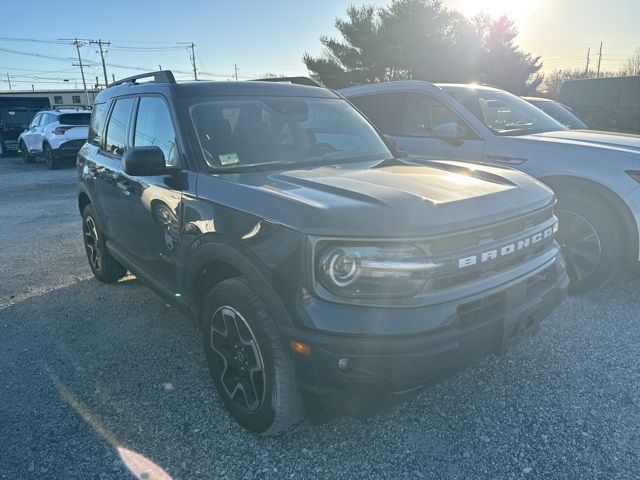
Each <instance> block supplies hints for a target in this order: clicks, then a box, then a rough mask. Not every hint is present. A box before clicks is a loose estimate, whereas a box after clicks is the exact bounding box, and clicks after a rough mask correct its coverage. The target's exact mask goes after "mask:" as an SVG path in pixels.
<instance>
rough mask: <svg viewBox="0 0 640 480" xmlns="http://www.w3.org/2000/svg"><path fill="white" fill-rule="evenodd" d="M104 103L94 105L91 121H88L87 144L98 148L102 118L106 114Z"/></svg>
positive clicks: (100, 140) (102, 123) (100, 139)
mask: <svg viewBox="0 0 640 480" xmlns="http://www.w3.org/2000/svg"><path fill="white" fill-rule="evenodd" d="M106 107H107V104H106V103H96V104H95V105H94V106H93V111H92V112H91V120H90V121H89V137H88V141H89V143H91V144H93V145H98V146H100V143H101V142H102V127H103V125H104V116H105V114H106Z"/></svg>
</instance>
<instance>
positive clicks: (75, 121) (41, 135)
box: [18, 107, 91, 169]
mask: <svg viewBox="0 0 640 480" xmlns="http://www.w3.org/2000/svg"><path fill="white" fill-rule="evenodd" d="M90 118H91V110H90V109H88V108H81V107H56V108H54V109H51V110H43V111H41V112H38V113H37V114H36V116H35V117H33V120H32V121H31V123H30V124H29V127H28V128H27V129H26V130H25V131H24V132H22V133H21V134H20V137H19V138H18V151H19V152H20V153H21V154H22V157H23V158H24V161H25V163H33V162H35V159H36V156H38V155H41V156H43V157H44V160H45V162H47V166H48V167H49V168H51V169H54V168H58V167H59V166H60V165H61V164H62V162H64V161H65V160H69V159H75V157H76V154H77V153H78V151H79V150H80V148H81V147H82V145H84V143H85V142H86V141H87V135H88V134H89V120H90Z"/></svg>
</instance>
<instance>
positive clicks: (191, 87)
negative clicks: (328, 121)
mask: <svg viewBox="0 0 640 480" xmlns="http://www.w3.org/2000/svg"><path fill="white" fill-rule="evenodd" d="M159 80H160V81H157V80H156V81H151V82H143V83H136V81H135V80H133V81H127V82H122V81H120V82H116V84H114V85H113V86H110V87H109V88H107V89H105V90H102V91H101V92H100V93H99V94H98V96H97V97H96V103H101V102H104V101H106V100H108V99H109V98H111V97H114V96H120V95H127V94H137V93H164V94H165V95H171V94H172V95H175V96H178V97H215V96H226V97H231V96H238V97H244V96H282V97H316V98H340V96H339V95H338V94H336V93H335V92H333V91H331V90H329V89H326V88H321V87H314V86H307V85H299V84H293V83H287V82H277V81H240V82H212V81H193V82H181V83H175V82H171V81H163V77H159Z"/></svg>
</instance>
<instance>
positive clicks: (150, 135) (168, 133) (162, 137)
mask: <svg viewBox="0 0 640 480" xmlns="http://www.w3.org/2000/svg"><path fill="white" fill-rule="evenodd" d="M133 144H134V146H136V147H145V146H156V147H158V148H160V150H162V153H164V159H165V162H166V163H167V165H175V163H176V134H175V131H174V130H173V123H172V122H171V114H170V113H169V108H168V107H167V104H166V103H165V102H164V100H162V99H161V98H159V97H142V98H141V99H140V104H139V106H138V115H137V117H136V130H135V135H134V140H133Z"/></svg>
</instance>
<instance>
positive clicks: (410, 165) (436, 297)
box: [77, 71, 569, 434]
mask: <svg viewBox="0 0 640 480" xmlns="http://www.w3.org/2000/svg"><path fill="white" fill-rule="evenodd" d="M147 78H151V79H152V81H147V82H141V83H138V81H139V80H141V79H147ZM308 80H309V79H307V81H308ZM77 168H78V175H79V194H78V206H79V209H80V212H81V214H82V226H83V227H82V228H83V233H84V242H85V247H86V254H87V258H88V260H89V265H90V267H91V269H92V271H93V273H94V274H95V276H96V278H98V279H99V280H101V281H103V282H109V283H115V282H117V281H118V280H119V279H120V278H122V277H123V276H124V275H125V274H126V272H127V271H131V272H133V273H134V274H135V275H136V276H137V277H138V278H139V279H141V280H143V281H144V282H146V283H147V284H148V285H149V286H151V287H152V288H153V289H154V290H155V291H156V292H158V293H159V294H160V295H161V296H162V297H163V298H165V299H167V300H168V301H170V302H172V303H173V304H175V305H177V306H178V307H180V308H182V309H183V310H184V311H186V312H188V313H189V314H190V315H191V317H192V318H193V319H194V320H195V321H196V322H197V324H198V325H200V327H201V329H202V336H203V345H204V350H205V354H206V359H207V363H208V367H209V371H210V373H211V376H212V378H213V382H214V384H215V386H216V388H217V391H218V394H219V396H220V398H221V399H222V401H223V402H224V404H225V405H226V407H227V409H228V410H229V412H231V414H232V415H233V417H234V418H235V419H236V420H237V421H238V422H239V423H240V424H241V425H243V426H244V427H246V428H247V429H249V430H251V431H254V432H258V433H263V434H273V433H277V432H279V431H282V430H283V429H285V428H286V427H287V426H288V425H290V424H292V423H293V422H294V421H295V420H296V419H297V418H298V416H299V414H300V408H301V394H302V393H303V394H304V395H305V396H307V395H311V396H314V397H317V396H320V397H321V398H322V399H323V401H324V402H330V403H332V399H344V398H350V399H353V398H354V397H355V398H359V395H365V396H367V397H370V396H371V394H372V393H373V392H375V396H376V397H380V396H383V394H385V393H391V392H392V393H396V394H401V393H406V392H409V391H412V390H414V389H417V388H419V387H420V386H422V385H423V384H425V383H427V382H429V381H432V380H434V379H437V378H440V377H442V376H444V375H447V374H449V373H451V372H453V371H455V370H457V369H459V368H461V367H463V366H465V365H467V364H469V363H470V362H472V361H473V360H475V359H477V358H479V357H481V356H484V355H487V354H490V353H496V352H502V351H506V350H508V349H509V348H511V347H512V346H513V345H515V344H517V343H518V342H520V341H522V340H523V339H525V338H527V337H529V336H531V335H533V334H535V333H536V332H537V331H538V329H539V326H540V323H541V321H542V320H543V319H544V318H545V317H546V316H547V315H548V314H549V313H550V312H551V311H552V310H553V309H554V307H555V306H556V305H558V304H559V303H560V302H561V301H562V300H563V299H564V298H565V295H566V290H567V287H568V283H569V279H568V276H567V274H566V271H565V265H564V261H563V259H562V257H561V255H560V254H559V251H560V249H559V246H558V244H557V242H556V241H555V239H554V237H555V234H556V230H557V218H556V217H555V215H554V212H553V208H554V202H555V198H554V196H553V193H552V191H551V190H550V189H548V188H547V187H545V186H543V185H542V184H540V183H539V182H537V181H536V180H534V179H533V178H531V177H529V176H527V175H524V174H522V173H520V172H518V171H516V170H512V169H502V168H497V167H491V166H484V167H477V168H473V169H472V168H469V167H468V166H466V165H465V164H463V163H460V162H454V161H421V160H420V159H410V158H407V157H403V156H401V155H400V154H399V153H398V152H397V151H396V150H394V148H393V147H392V145H391V144H390V143H387V141H386V139H385V138H384V137H383V136H381V135H380V134H378V133H377V131H376V130H375V128H374V127H373V126H372V125H371V124H370V123H368V122H367V120H366V119H365V118H364V117H363V116H361V115H360V114H359V113H358V112H357V111H356V110H355V109H354V108H353V107H352V106H351V105H350V104H349V103H348V102H347V101H346V100H344V99H343V98H342V97H340V96H339V95H337V94H336V93H334V92H332V91H330V90H326V89H324V88H319V87H317V86H316V87H314V86H303V85H297V84H290V83H289V84H288V83H276V82H259V81H256V82H189V83H176V82H175V79H174V77H173V75H172V74H171V72H168V71H163V72H155V73H151V74H146V75H139V76H136V77H131V78H127V79H124V80H121V81H119V82H116V83H115V84H113V85H112V86H110V87H109V88H107V89H105V90H103V91H101V92H100V93H99V94H98V96H97V98H96V103H95V107H94V111H93V114H92V118H91V124H90V130H89V139H88V142H87V143H86V144H85V145H84V146H83V147H82V149H81V150H80V152H79V154H78V162H77ZM113 295H117V292H116V291H114V292H113ZM98 308H99V307H98ZM523 374H526V372H523ZM338 403H340V401H339V400H338Z"/></svg>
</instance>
